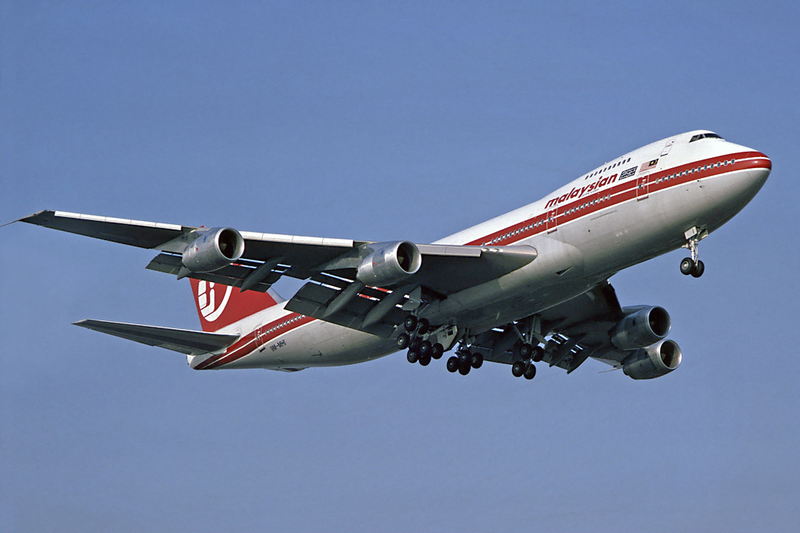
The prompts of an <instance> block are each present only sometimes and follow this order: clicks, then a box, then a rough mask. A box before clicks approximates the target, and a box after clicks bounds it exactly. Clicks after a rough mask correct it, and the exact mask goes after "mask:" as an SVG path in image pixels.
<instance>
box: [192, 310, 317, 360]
mask: <svg viewBox="0 0 800 533" xmlns="http://www.w3.org/2000/svg"><path fill="white" fill-rule="evenodd" d="M314 320H316V319H315V318H313V317H310V316H305V315H299V314H297V313H288V314H286V315H284V316H282V317H281V318H279V319H277V320H273V321H272V322H270V323H269V324H265V325H263V326H261V327H260V328H258V329H256V330H254V331H251V332H250V333H248V334H247V335H245V336H243V337H242V338H241V339H239V340H238V341H236V342H235V343H234V344H233V345H231V346H230V347H229V348H228V349H227V350H225V353H221V354H218V355H214V356H212V357H209V358H208V359H206V360H205V361H203V362H202V363H200V364H198V365H197V366H196V367H194V368H195V370H207V369H212V368H220V367H221V366H223V365H227V364H230V363H232V362H234V361H238V360H239V359H241V358H242V357H244V356H246V355H249V354H251V353H253V352H254V351H255V350H256V349H259V348H261V347H264V346H266V344H267V343H268V342H270V341H272V340H273V339H275V338H277V337H280V336H282V335H285V334H287V333H289V332H290V331H294V330H295V329H297V328H299V327H300V326H304V325H306V324H309V323H311V322H313V321H314Z"/></svg>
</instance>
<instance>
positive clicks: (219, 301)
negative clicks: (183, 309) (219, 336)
mask: <svg viewBox="0 0 800 533" xmlns="http://www.w3.org/2000/svg"><path fill="white" fill-rule="evenodd" d="M189 281H191V283H192V292H193V293H194V302H195V304H196V305H197V314H198V316H199V317H200V325H201V326H202V327H203V331H217V330H219V329H222V328H224V327H225V326H229V325H230V324H233V323H234V322H238V321H239V320H241V319H243V318H246V317H248V316H250V315H252V314H255V313H257V312H259V311H262V310H264V309H266V308H268V307H272V306H273V305H276V304H277V303H278V302H277V301H276V300H275V298H273V297H272V295H271V294H270V293H269V292H258V291H245V292H241V291H240V290H239V289H237V288H236V287H231V286H229V285H222V284H219V283H211V282H208V281H201V280H196V279H193V278H190V280H189Z"/></svg>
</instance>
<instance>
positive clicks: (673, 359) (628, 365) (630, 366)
mask: <svg viewBox="0 0 800 533" xmlns="http://www.w3.org/2000/svg"><path fill="white" fill-rule="evenodd" d="M681 357H682V354H681V349H680V347H678V344H677V343H676V342H675V341H671V340H662V341H659V342H657V343H655V344H653V345H652V346H648V347H647V348H642V349H641V350H637V351H636V352H634V353H633V354H631V356H630V357H628V358H627V359H625V361H624V362H623V366H622V371H623V372H625V375H626V376H630V377H632V378H633V379H652V378H658V377H661V376H663V375H665V374H669V373H670V372H672V371H673V370H675V369H676V368H678V366H680V364H681Z"/></svg>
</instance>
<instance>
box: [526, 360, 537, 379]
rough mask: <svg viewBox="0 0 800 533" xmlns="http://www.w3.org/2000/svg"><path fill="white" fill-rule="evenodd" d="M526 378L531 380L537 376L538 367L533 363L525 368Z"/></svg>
mask: <svg viewBox="0 0 800 533" xmlns="http://www.w3.org/2000/svg"><path fill="white" fill-rule="evenodd" d="M524 376H525V379H527V380H531V379H533V378H534V377H535V376H536V367H535V366H534V365H533V363H529V364H528V366H527V367H526V368H525V374H524Z"/></svg>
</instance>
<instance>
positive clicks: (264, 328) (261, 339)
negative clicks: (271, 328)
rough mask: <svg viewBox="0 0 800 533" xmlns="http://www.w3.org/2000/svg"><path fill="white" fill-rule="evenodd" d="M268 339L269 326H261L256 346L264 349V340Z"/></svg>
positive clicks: (257, 332)
mask: <svg viewBox="0 0 800 533" xmlns="http://www.w3.org/2000/svg"><path fill="white" fill-rule="evenodd" d="M266 339H267V326H261V327H260V328H258V329H257V330H256V346H258V347H259V348H261V349H262V350H263V349H264V342H265V341H266Z"/></svg>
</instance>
